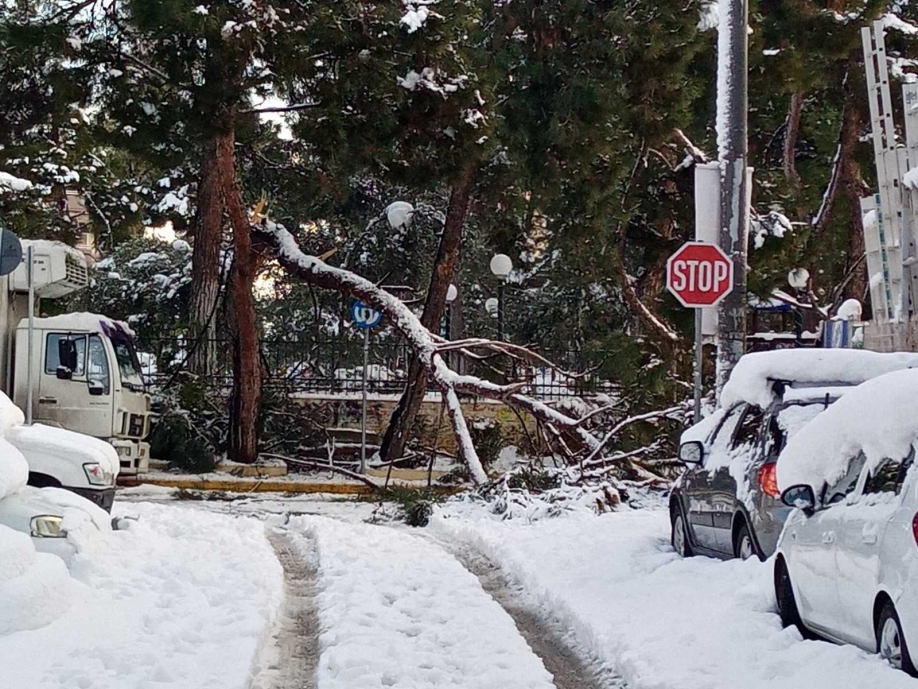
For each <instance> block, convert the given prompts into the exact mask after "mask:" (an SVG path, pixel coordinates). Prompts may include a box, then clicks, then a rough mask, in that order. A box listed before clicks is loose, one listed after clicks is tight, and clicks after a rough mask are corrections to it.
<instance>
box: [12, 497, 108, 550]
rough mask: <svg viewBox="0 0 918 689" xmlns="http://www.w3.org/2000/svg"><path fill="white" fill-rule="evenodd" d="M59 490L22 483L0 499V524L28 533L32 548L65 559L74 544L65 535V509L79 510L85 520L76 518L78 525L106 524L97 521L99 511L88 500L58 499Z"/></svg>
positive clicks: (95, 525) (77, 498) (73, 548)
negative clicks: (19, 487) (17, 488)
mask: <svg viewBox="0 0 918 689" xmlns="http://www.w3.org/2000/svg"><path fill="white" fill-rule="evenodd" d="M62 493H63V491H62V490H61V489H57V488H33V487H31V486H25V487H23V488H22V489H21V490H19V491H17V492H15V493H12V494H11V495H7V496H6V497H4V498H2V499H0V526H7V527H9V528H11V529H13V530H14V531H21V532H22V533H25V534H28V535H29V536H31V537H32V543H33V545H34V546H35V550H37V551H39V552H43V553H51V554H53V555H57V556H58V557H60V558H61V559H63V560H64V561H65V562H69V561H70V558H71V557H72V556H73V554H74V553H75V552H76V546H75V545H74V543H73V542H72V541H71V540H70V539H69V538H68V536H69V534H68V532H67V529H66V526H65V523H64V522H65V515H66V513H67V512H68V510H79V511H80V512H82V513H83V515H85V519H81V520H79V521H80V524H81V525H83V524H89V523H90V522H91V523H92V525H93V526H91V527H90V528H105V527H106V524H105V522H104V521H101V522H100V519H99V515H98V512H99V511H101V510H99V508H97V507H96V506H95V505H93V504H92V503H91V502H89V501H88V500H86V499H84V498H81V497H79V496H74V495H69V494H67V495H66V498H65V499H63V500H62V499H61V497H62V495H61V494H62ZM81 516H82V515H81Z"/></svg>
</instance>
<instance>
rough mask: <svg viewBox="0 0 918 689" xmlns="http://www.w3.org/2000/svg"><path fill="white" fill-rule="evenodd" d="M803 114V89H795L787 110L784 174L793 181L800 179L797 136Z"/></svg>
mask: <svg viewBox="0 0 918 689" xmlns="http://www.w3.org/2000/svg"><path fill="white" fill-rule="evenodd" d="M802 114H803V91H795V92H794V95H792V96H791V101H790V107H789V108H788V111H787V129H786V131H785V134H784V176H785V177H786V178H787V179H788V180H789V181H792V182H799V180H800V175H799V174H798V173H797V138H798V137H799V136H800V117H801V115H802Z"/></svg>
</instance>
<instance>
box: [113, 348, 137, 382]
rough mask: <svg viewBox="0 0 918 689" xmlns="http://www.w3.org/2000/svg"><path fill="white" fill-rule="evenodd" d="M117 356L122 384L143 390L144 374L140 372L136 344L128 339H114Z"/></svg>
mask: <svg viewBox="0 0 918 689" xmlns="http://www.w3.org/2000/svg"><path fill="white" fill-rule="evenodd" d="M112 346H113V347H114V348H115V358H116V359H117V360H118V372H119V374H120V375H121V384H122V385H123V386H124V387H126V388H128V389H130V390H143V389H144V386H143V376H142V375H141V374H140V362H139V361H138V360H137V352H135V351H134V345H133V343H131V342H130V341H128V340H121V339H117V340H112Z"/></svg>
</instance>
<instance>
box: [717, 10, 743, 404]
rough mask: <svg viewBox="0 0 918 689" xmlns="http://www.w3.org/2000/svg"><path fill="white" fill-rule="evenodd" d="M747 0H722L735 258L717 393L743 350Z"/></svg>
mask: <svg viewBox="0 0 918 689" xmlns="http://www.w3.org/2000/svg"><path fill="white" fill-rule="evenodd" d="M748 20H749V5H748V0H720V25H719V27H718V61H717V148H718V162H719V164H720V174H721V186H720V190H721V194H720V200H721V204H720V208H721V214H720V217H721V228H720V247H721V248H722V249H723V250H724V252H726V254H727V255H728V256H729V257H730V259H731V260H732V261H733V289H732V291H731V292H730V294H729V295H728V296H727V297H726V298H725V299H724V300H723V301H722V302H721V303H720V311H719V316H720V318H719V325H718V331H717V393H718V397H719V396H720V391H721V390H722V389H723V386H724V385H725V384H726V382H727V380H728V379H729V378H730V372H731V371H732V370H733V367H734V366H735V365H736V363H737V362H738V361H739V359H740V357H741V356H742V355H743V353H744V352H745V350H746V247H747V242H748V237H749V178H748V176H747V171H746V168H747V161H748V158H749V147H748V143H747V141H748V125H747V112H748V105H749V90H748V89H749V87H748V52H749V36H748Z"/></svg>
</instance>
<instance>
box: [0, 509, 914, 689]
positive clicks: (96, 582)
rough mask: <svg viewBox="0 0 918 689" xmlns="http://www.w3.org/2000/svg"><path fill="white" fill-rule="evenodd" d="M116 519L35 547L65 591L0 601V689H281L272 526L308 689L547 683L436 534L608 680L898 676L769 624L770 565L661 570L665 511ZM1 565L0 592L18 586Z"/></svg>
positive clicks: (899, 679)
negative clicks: (115, 527)
mask: <svg viewBox="0 0 918 689" xmlns="http://www.w3.org/2000/svg"><path fill="white" fill-rule="evenodd" d="M135 497H137V498H139V497H141V495H140V494H138V495H136V496H135ZM143 497H145V498H147V499H165V498H167V497H169V496H168V495H166V494H165V492H163V493H162V494H159V493H157V492H155V491H154V492H150V493H146V494H144V495H143ZM117 509H118V510H119V511H120V512H121V513H129V514H133V515H137V516H138V517H139V521H136V522H132V523H131V524H130V528H128V529H127V530H124V531H115V532H112V533H109V534H103V535H101V536H100V537H99V538H98V539H93V540H91V541H88V542H86V543H84V544H83V546H84V547H83V550H82V552H80V553H78V554H77V555H76V556H75V558H74V561H73V563H72V565H71V569H70V572H69V574H68V573H67V572H66V570H64V569H63V567H62V566H61V565H60V564H59V561H57V560H54V559H53V558H52V557H51V556H44V557H45V558H51V559H44V560H43V565H42V567H44V568H45V569H48V568H50V570H49V571H51V570H53V571H52V574H54V576H53V577H51V578H50V579H47V581H51V582H54V584H53V585H54V586H55V587H57V586H59V585H61V584H62V582H63V583H64V584H65V586H64V588H63V589H62V591H63V594H62V596H57V597H51V596H48V593H49V592H48V591H42V590H41V588H42V587H41V585H37V586H33V587H32V588H31V589H28V590H27V589H21V590H18V591H14V593H18V594H19V600H20V603H22V601H26V600H28V601H29V602H30V604H31V605H32V607H31V608H29V607H26V606H22V605H20V607H19V608H17V609H19V610H20V611H25V612H24V613H23V615H25V617H28V618H29V620H32V621H33V622H34V624H23V620H24V618H23V617H21V618H20V620H19V621H18V622H16V623H15V624H14V625H7V627H6V628H4V627H3V624H2V622H3V620H2V619H0V687H3V688H4V689H5V688H6V687H13V688H15V689H39V688H41V689H44V688H48V689H50V688H51V687H55V688H57V687H62V688H64V689H71V688H73V689H87V688H90V689H123V688H124V689H132V688H134V687H137V688H138V689H139V688H141V687H143V688H144V689H146V688H148V687H149V688H152V687H157V688H162V689H168V688H169V687H172V688H174V689H180V688H181V689H185V688H191V687H193V688H194V689H206V688H211V687H213V688H214V689H216V688H217V687H219V688H220V689H233V688H234V687H237V688H239V689H243V688H248V687H252V686H258V687H260V688H261V687H267V688H268V689H279V688H280V687H281V686H283V687H286V686H288V685H286V684H283V685H282V684H276V683H273V680H274V679H275V678H277V677H282V675H283V672H282V670H283V668H284V667H286V666H288V665H289V661H288V662H286V664H285V656H284V655H283V653H279V651H280V648H281V645H280V644H279V643H278V636H277V634H278V629H279V624H278V621H279V620H282V619H287V620H288V621H289V617H285V615H289V614H290V612H291V610H289V609H285V605H286V604H285V603H284V601H283V591H284V579H283V571H282V568H281V565H280V563H279V562H278V559H277V554H276V553H275V550H274V549H272V545H271V543H269V540H268V536H267V535H266V534H269V533H271V530H272V529H274V528H278V529H280V531H278V532H277V533H278V534H284V538H285V539H287V542H288V543H292V544H293V546H295V547H294V548H293V551H292V553H293V557H294V558H295V559H296V558H302V560H301V561H303V562H306V563H308V566H307V567H305V568H303V571H308V572H311V573H312V574H310V575H309V576H308V579H309V581H307V582H303V583H304V584H305V587H304V588H302V590H301V591H307V590H314V591H315V592H316V593H314V594H310V595H309V596H308V598H309V599H310V600H306V601H304V600H301V601H299V604H300V605H308V606H309V607H310V609H312V610H313V614H314V615H315V619H316V620H317V626H318V627H319V630H320V631H319V634H318V643H317V652H316V658H315V661H314V665H315V666H316V667H317V671H316V685H315V686H316V687H318V689H339V688H342V689H343V688H345V687H346V688H347V689H361V688H363V687H374V688H376V687H387V686H393V687H405V688H409V687H410V688H412V689H425V688H427V687H434V686H441V685H447V686H455V687H463V688H469V689H473V688H478V687H480V688H481V689H491V688H492V687H502V688H507V689H514V688H517V687H519V688H521V689H522V688H526V689H543V688H544V689H551V688H552V687H554V686H556V685H555V684H554V683H553V682H552V677H551V675H550V674H549V672H548V671H547V670H546V669H545V666H544V665H543V662H542V660H541V659H540V657H539V656H537V655H536V654H535V653H534V652H533V650H532V649H531V648H530V647H529V645H528V644H527V642H526V641H525V640H524V638H523V636H521V634H520V633H519V631H518V630H517V627H516V626H515V625H514V621H513V619H512V618H511V617H510V615H509V614H508V613H507V612H506V611H505V610H504V608H502V607H501V604H499V603H498V602H496V601H495V599H494V598H492V597H491V596H490V595H489V594H488V593H487V592H486V591H485V589H484V588H483V587H482V584H481V582H480V581H479V580H478V578H477V577H476V576H474V575H473V574H471V573H470V572H469V571H467V570H466V569H465V567H463V565H462V564H460V561H459V560H457V559H456V558H455V557H454V556H453V555H452V554H450V552H448V551H447V549H444V547H441V546H442V544H443V543H444V542H445V541H451V542H452V543H454V544H457V548H459V549H462V548H466V549H467V551H466V552H480V553H483V554H484V555H485V556H487V557H488V558H489V559H490V560H491V561H493V562H496V563H499V564H500V565H501V567H502V568H503V570H504V572H505V574H506V575H507V576H508V577H509V578H510V579H511V580H515V581H514V583H515V584H519V585H520V586H515V587H514V590H515V591H518V592H520V593H519V595H520V596H522V600H521V602H522V603H523V604H524V605H525V606H526V607H527V608H528V609H529V610H530V611H532V612H534V613H535V614H536V616H541V617H542V618H543V619H544V620H545V621H546V622H545V623H546V625H547V626H546V628H548V626H553V627H554V628H556V629H557V625H558V621H559V620H560V623H561V631H562V632H563V633H564V635H565V638H566V639H567V640H568V641H570V640H573V644H574V647H575V648H577V649H579V651H580V652H581V654H582V656H583V658H584V659H586V660H587V661H589V662H593V663H595V665H596V668H595V669H597V670H599V671H600V672H602V671H608V670H612V671H613V672H615V673H618V674H621V675H622V676H623V677H624V679H625V680H626V682H627V686H628V687H629V689H683V688H684V687H692V689H735V688H736V687H742V688H743V689H786V687H790V686H805V687H807V688H808V689H829V688H830V687H831V688H832V689H834V688H835V687H838V686H851V687H859V688H860V687H865V688H866V687H880V686H882V687H883V688H884V689H899V688H902V689H906V688H907V687H912V686H913V682H914V681H913V680H911V679H910V678H908V677H907V676H906V675H905V674H903V673H900V672H897V671H895V670H892V669H891V668H889V667H888V666H886V665H885V664H884V663H883V662H882V661H880V660H879V659H878V658H877V657H876V656H872V655H869V654H866V653H863V652H861V651H859V650H857V649H855V648H853V647H842V646H835V645H832V644H829V643H826V642H821V641H804V640H803V639H801V637H800V635H799V634H798V633H797V632H796V631H795V630H789V629H788V630H785V629H782V628H781V625H780V622H779V619H778V616H777V615H776V614H775V612H774V599H773V593H772V583H771V575H772V571H771V563H765V564H762V563H759V562H757V561H749V562H740V561H731V562H720V561H717V560H711V559H708V558H692V559H689V560H681V559H679V558H678V556H676V554H675V553H674V552H673V551H672V548H671V547H670V546H669V542H668V536H669V526H668V521H667V514H666V512H665V510H659V509H646V510H635V511H629V510H626V511H622V512H618V513H612V514H606V515H603V516H595V515H593V514H591V513H589V512H588V511H587V510H586V509H582V510H577V511H574V512H572V513H569V514H566V515H564V516H560V517H556V518H547V517H546V518H541V519H536V520H534V521H533V520H530V519H512V520H508V521H498V520H496V518H495V517H494V516H493V515H491V514H490V513H487V512H486V511H485V510H484V509H483V508H482V507H480V506H476V505H474V504H472V505H470V504H469V503H457V502H451V503H449V504H447V505H446V506H442V507H440V508H438V510H437V513H436V515H435V517H434V519H433V521H432V524H431V526H430V527H429V528H428V529H427V530H416V531H415V530H411V529H408V528H407V527H404V526H398V525H390V526H374V525H369V524H365V523H362V520H363V519H366V518H368V517H370V516H371V514H372V510H373V506H372V505H369V504H367V503H354V502H351V501H342V500H334V499H327V498H326V499H322V498H317V497H314V496H310V497H308V498H306V497H302V496H301V497H297V498H294V499H287V498H284V497H282V496H274V497H273V498H270V499H269V498H268V497H267V496H265V497H264V498H261V497H259V498H257V499H245V500H240V501H235V502H224V501H213V502H193V501H192V502H189V501H175V500H171V501H169V502H168V503H166V504H153V503H145V502H138V503H120V504H118V505H117ZM532 514H534V515H538V514H539V512H538V511H535V512H533V513H532ZM259 517H260V518H259ZM276 535H277V534H275V535H272V536H271V538H275V536H276ZM14 546H15V544H12V545H11V544H7V552H13V550H14V549H15V547H14ZM23 547H24V544H23ZM26 550H27V549H26ZM449 550H450V551H452V550H453V547H452V546H450V548H449ZM39 559H42V558H41V557H40V558H39ZM285 562H286V561H285ZM3 564H4V563H2V562H0V579H2V578H3V577H4V576H5V577H6V582H7V583H4V582H3V581H0V594H2V593H3V592H4V591H5V589H4V586H7V587H8V586H9V584H8V582H9V581H15V580H16V578H17V577H16V572H15V571H13V570H12V569H10V567H9V566H7V567H6V568H4V566H3ZM7 564H9V563H7ZM289 564H290V563H289V562H287V564H286V565H285V566H287V565H289ZM33 565H34V563H33ZM14 569H15V568H14ZM288 575H289V572H288ZM21 583H23V582H20V584H21ZM290 583H291V581H290V579H289V576H288V581H287V584H288V586H289V584H290ZM22 591H26V592H28V591H31V593H30V595H29V596H25V595H24V594H23V593H22ZM288 593H289V591H288ZM313 599H314V600H313ZM9 600H12V599H9ZM41 601H46V603H43V602H41ZM2 608H3V600H2V599H0V610H2ZM281 611H283V614H280V613H281ZM39 613H40V614H39ZM311 638H312V639H315V635H312V636H311ZM287 641H288V642H289V641H290V639H289V638H288V639H287ZM295 641H296V640H295V639H294V643H295ZM286 648H289V643H288V645H287V646H286ZM309 667H311V666H309ZM266 668H267V670H268V671H267V672H265V671H264V670H265V669H266ZM277 668H280V670H281V672H280V674H278V671H277ZM310 672H311V670H310ZM253 678H254V680H255V684H254V685H253V684H252V682H253ZM290 686H293V685H290ZM297 686H299V685H297ZM557 686H562V685H561V684H558V685H557Z"/></svg>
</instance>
